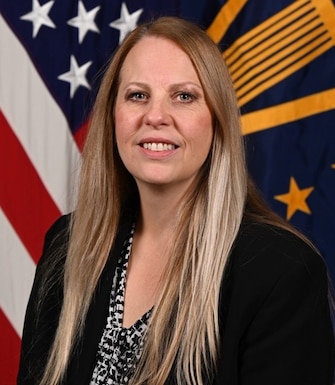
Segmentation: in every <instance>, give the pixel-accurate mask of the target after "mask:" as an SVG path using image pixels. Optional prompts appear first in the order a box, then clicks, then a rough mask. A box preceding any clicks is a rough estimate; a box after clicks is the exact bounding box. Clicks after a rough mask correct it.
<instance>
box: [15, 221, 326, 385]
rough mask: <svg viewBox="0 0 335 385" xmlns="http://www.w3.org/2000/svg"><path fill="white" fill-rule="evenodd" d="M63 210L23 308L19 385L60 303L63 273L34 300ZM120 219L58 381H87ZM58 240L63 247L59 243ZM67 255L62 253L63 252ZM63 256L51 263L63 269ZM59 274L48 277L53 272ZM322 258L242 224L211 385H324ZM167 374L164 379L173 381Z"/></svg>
mask: <svg viewBox="0 0 335 385" xmlns="http://www.w3.org/2000/svg"><path fill="white" fill-rule="evenodd" d="M68 220H69V218H68V217H67V216H64V217H61V218H60V219H59V220H58V221H56V223H55V224H54V225H53V226H52V227H51V229H50V230H49V231H48V233H47V234H46V238H45V244H44V249H43V255H42V257H41V260H40V262H39V264H38V266H37V270H36V276H35V281H34V285H33V288H32V292H31V295H30V300H29V303H28V307H27V312H26V318H25V325H24V332H23V338H22V349H21V360H20V367H19V373H18V385H33V384H34V385H35V384H37V380H36V377H37V376H38V374H39V372H40V370H42V369H43V368H44V365H45V362H46V357H47V354H48V350H49V348H50V345H51V343H52V340H53V337H54V333H55V329H56V326H57V322H58V317H59V312H60V309H61V304H62V295H63V294H62V279H58V280H53V281H52V282H50V283H48V284H49V285H53V287H52V290H51V294H50V295H49V296H48V298H47V299H46V301H44V303H43V304H42V305H41V306H40V308H39V315H37V312H36V308H37V306H38V304H36V299H37V297H38V291H39V287H40V285H41V283H42V282H43V279H44V277H45V270H46V269H47V268H48V266H49V263H50V259H51V258H53V253H54V251H55V250H57V249H58V248H59V247H63V248H64V249H65V250H66V243H67V238H68V235H67V228H68ZM129 226H130V221H124V222H123V223H122V225H121V226H120V229H119V234H118V237H117V240H116V244H115V246H114V247H113V250H111V252H110V257H109V259H108V263H107V265H106V268H105V269H104V271H103V274H102V276H101V279H100V281H99V284H98V288H97V290H96V293H95V295H94V298H93V301H92V304H91V307H90V310H89V313H88V316H87V320H86V325H85V329H84V334H83V338H82V339H81V342H80V343H79V344H78V345H77V346H76V348H75V350H74V352H73V354H72V358H71V362H70V364H69V368H68V371H67V374H66V378H65V380H64V385H88V384H89V382H90V379H91V375H92V372H93V368H94V366H95V354H96V351H97V345H98V342H99V340H100V337H101V334H102V330H103V328H104V326H105V323H106V317H107V313H108V305H109V296H110V288H111V283H112V278H113V275H114V271H115V262H116V260H117V257H118V256H119V255H120V252H121V248H122V243H123V241H124V239H125V238H126V236H127V234H128V231H129ZM64 245H65V247H64ZM65 254H66V253H65ZM64 260H65V256H64V258H63V259H62V260H60V261H59V262H58V264H57V265H56V267H55V269H56V270H58V269H59V271H62V269H63V264H64ZM59 275H61V274H59V272H55V273H53V274H52V275H51V276H52V277H55V276H59ZM327 290H328V289H327V274H326V268H325V265H324V263H323V261H322V259H321V258H320V257H319V256H318V255H317V254H316V253H315V252H314V251H313V250H312V249H311V248H310V247H309V246H307V245H306V244H305V243H304V242H303V241H301V240H300V239H298V238H297V237H296V236H294V235H292V234H291V233H288V232H286V231H283V230H279V229H277V228H273V227H271V226H268V225H262V224H254V223H245V224H243V225H242V226H241V230H240V233H239V235H238V237H237V240H236V243H235V246H234V249H233V252H232V254H231V256H230V260H229V263H228V267H227V271H226V274H225V277H224V279H223V281H222V290H221V300H220V320H219V321H220V329H221V350H220V359H219V362H218V370H217V372H216V373H215V380H214V382H211V383H212V384H213V385H330V384H332V374H333V365H334V339H333V331H332V325H331V318H330V312H329V304H328V299H327ZM173 378H174V376H173V373H171V376H170V380H169V381H168V384H169V385H172V384H174V379H173Z"/></svg>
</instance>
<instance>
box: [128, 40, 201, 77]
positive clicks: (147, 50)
mask: <svg viewBox="0 0 335 385" xmlns="http://www.w3.org/2000/svg"><path fill="white" fill-rule="evenodd" d="M140 75H141V76H150V77H154V76H168V75H170V76H174V77H178V76H184V77H189V78H190V79H192V80H195V78H196V79H198V76H197V73H196V71H195V69H194V66H193V64H192V61H191V59H190V57H189V56H188V55H187V54H186V52H185V51H183V50H182V49H181V48H180V47H179V46H178V45H177V44H176V43H174V42H173V41H171V40H168V39H166V38H162V37H154V36H146V37H144V38H142V39H141V40H140V41H139V42H138V43H137V44H135V46H134V47H133V48H132V49H131V50H130V51H129V53H128V55H127V56H126V58H125V61H124V63H123V65H122V68H121V77H122V78H123V77H124V76H125V77H131V78H133V77H135V76H140Z"/></svg>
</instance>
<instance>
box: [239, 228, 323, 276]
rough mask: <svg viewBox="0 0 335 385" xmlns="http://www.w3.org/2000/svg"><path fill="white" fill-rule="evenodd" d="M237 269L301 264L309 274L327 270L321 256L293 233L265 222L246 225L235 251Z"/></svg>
mask: <svg viewBox="0 0 335 385" xmlns="http://www.w3.org/2000/svg"><path fill="white" fill-rule="evenodd" d="M232 258H233V264H234V265H235V267H237V268H241V267H243V266H246V265H253V264H254V265H255V266H256V265H264V266H268V265H273V266H275V267H276V269H277V270H279V271H281V270H282V269H287V268H290V267H292V266H296V265H299V266H301V267H302V268H303V269H304V270H306V271H310V272H312V271H315V270H319V269H321V270H323V269H325V265H324V262H323V260H322V257H321V256H320V255H319V254H318V252H317V251H316V250H315V249H314V248H313V247H312V246H311V245H310V244H308V243H307V242H306V241H305V240H304V239H302V238H300V237H299V236H298V235H296V234H294V233H293V232H291V231H288V230H285V229H282V228H279V227H275V226H272V225H268V224H262V223H250V222H249V223H244V224H243V225H242V226H241V229H240V231H239V234H238V236H237V238H236V242H235V246H234V249H233V252H232Z"/></svg>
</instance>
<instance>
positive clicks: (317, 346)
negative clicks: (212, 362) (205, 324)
mask: <svg viewBox="0 0 335 385" xmlns="http://www.w3.org/2000/svg"><path fill="white" fill-rule="evenodd" d="M267 232H268V230H266V229H263V231H262V232H261V235H259V234H258V233H255V234H253V237H252V240H251V239H249V241H247V242H246V243H245V242H244V241H242V244H243V246H242V247H241V245H240V246H239V247H238V248H239V251H238V253H240V254H239V255H235V257H236V258H237V263H236V265H235V267H234V269H233V273H232V284H231V296H230V299H229V301H230V304H229V309H228V312H227V313H228V315H227V323H226V328H225V333H224V337H223V345H224V346H225V351H224V355H223V360H222V366H223V368H221V370H222V373H224V376H225V375H226V373H227V372H228V373H229V371H230V368H227V367H225V358H224V357H225V356H227V355H229V354H230V352H231V353H232V356H233V358H231V359H230V360H231V362H230V365H231V367H232V368H235V373H234V374H232V373H231V374H230V375H231V376H232V377H230V379H229V375H228V376H227V382H222V384H226V383H227V384H228V383H229V384H235V383H236V384H238V385H268V384H271V385H283V384H285V385H331V384H332V383H333V382H332V379H333V370H334V369H333V368H334V338H333V330H332V324H331V317H330V309H329V302H328V281H327V272H326V268H325V264H324V262H323V260H322V259H321V257H320V256H319V255H318V254H317V253H316V252H315V251H314V250H312V249H311V248H310V247H309V246H308V245H306V244H305V243H304V242H303V241H301V240H300V239H298V238H296V237H295V236H293V235H291V234H286V233H280V232H279V233H278V232H272V231H270V232H268V233H267ZM229 334H230V335H229ZM225 339H227V341H226V342H225ZM228 362H229V359H228ZM233 377H234V379H233ZM230 380H232V381H231V382H228V381H230ZM219 383H220V382H219Z"/></svg>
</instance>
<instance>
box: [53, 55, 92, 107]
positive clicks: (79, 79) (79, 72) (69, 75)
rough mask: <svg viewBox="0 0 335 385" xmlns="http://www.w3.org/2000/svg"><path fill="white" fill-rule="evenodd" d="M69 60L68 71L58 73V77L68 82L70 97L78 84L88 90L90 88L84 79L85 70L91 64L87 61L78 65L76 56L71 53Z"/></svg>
mask: <svg viewBox="0 0 335 385" xmlns="http://www.w3.org/2000/svg"><path fill="white" fill-rule="evenodd" d="M70 60H71V61H70V71H69V72H65V73H64V74H61V75H59V76H58V79H59V80H63V81H64V82H68V83H70V97H71V99H72V98H73V96H74V94H75V92H76V91H77V88H78V87H79V86H83V87H86V88H88V89H89V90H90V89H91V87H90V85H89V83H88V81H87V79H86V72H87V70H88V67H89V66H90V65H91V64H92V62H91V61H89V62H87V63H86V64H84V65H82V66H81V67H79V66H78V63H77V61H76V58H75V57H74V56H73V55H71V59H70Z"/></svg>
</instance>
